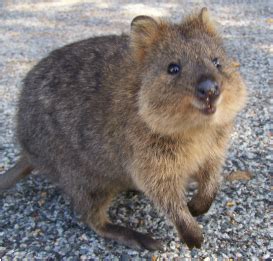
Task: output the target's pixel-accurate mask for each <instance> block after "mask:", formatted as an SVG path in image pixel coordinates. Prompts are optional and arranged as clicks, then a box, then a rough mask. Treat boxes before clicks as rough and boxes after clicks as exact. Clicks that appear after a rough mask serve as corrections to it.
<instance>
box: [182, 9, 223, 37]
mask: <svg viewBox="0 0 273 261" xmlns="http://www.w3.org/2000/svg"><path fill="white" fill-rule="evenodd" d="M181 28H182V31H183V32H184V33H185V34H188V35H189V34H190V35H191V34H194V33H196V32H198V31H199V32H204V33H206V34H208V35H209V36H212V37H218V36H219V35H218V32H217V29H216V25H215V22H214V21H213V20H212V19H211V16H210V14H209V11H208V9H207V8H206V7H203V8H202V9H201V10H200V11H199V12H197V13H195V14H193V15H190V16H188V17H187V18H186V19H185V20H183V21H182V23H181Z"/></svg>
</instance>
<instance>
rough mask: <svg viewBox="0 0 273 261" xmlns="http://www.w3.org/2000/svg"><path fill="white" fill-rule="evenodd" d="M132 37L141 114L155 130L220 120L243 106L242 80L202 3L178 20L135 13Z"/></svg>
mask: <svg viewBox="0 0 273 261" xmlns="http://www.w3.org/2000/svg"><path fill="white" fill-rule="evenodd" d="M130 38H131V39H130V41H131V42H130V43H131V56H132V59H133V62H134V63H135V65H136V67H137V68H138V72H139V73H140V75H139V77H140V81H141V88H140V91H139V94H138V103H139V104H138V105H139V114H140V115H141V117H142V118H143V120H144V121H145V122H146V123H147V124H148V126H149V127H150V128H151V129H152V130H153V131H155V132H158V133H161V134H174V133H179V132H183V131H184V130H190V129H192V128H198V127H200V126H209V125H210V124H218V125H224V124H226V123H228V122H230V121H232V120H233V118H234V117H235V115H236V113H237V112H238V111H239V110H240V109H241V108H242V106H243V104H244V100H245V95H246V94H245V93H246V91H245V86H244V83H243V81H242V79H241V77H240V74H239V73H238V72H237V71H236V69H237V68H236V67H237V66H236V64H235V63H234V62H233V61H232V60H231V59H229V58H228V57H227V54H226V52H225V50H224V47H223V43H222V39H221V37H220V36H219V34H218V33H217V31H216V29H215V26H214V24H213V23H212V21H211V20H210V18H209V15H208V11H207V9H206V8H203V9H202V10H201V11H200V12H199V13H197V14H194V15H191V16H189V17H187V18H186V19H185V20H184V21H182V22H181V23H180V24H172V23H170V22H167V21H164V20H156V19H153V18H151V17H148V16H138V17H136V18H135V19H134V20H133V21H132V23H131V36H130Z"/></svg>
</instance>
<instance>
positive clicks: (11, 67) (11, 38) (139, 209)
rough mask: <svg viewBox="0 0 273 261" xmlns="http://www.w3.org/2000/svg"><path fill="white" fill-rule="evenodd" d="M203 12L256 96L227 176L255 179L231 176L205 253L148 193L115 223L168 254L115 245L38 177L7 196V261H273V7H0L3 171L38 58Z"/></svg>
mask: <svg viewBox="0 0 273 261" xmlns="http://www.w3.org/2000/svg"><path fill="white" fill-rule="evenodd" d="M202 6H207V7H208V8H209V9H210V11H211V13H212V15H213V16H214V17H215V19H216V20H217V21H218V22H219V25H220V28H221V29H222V31H223V35H224V37H225V39H226V40H227V47H228V50H229V51H230V53H231V54H232V55H233V56H234V57H237V58H238V59H239V61H240V63H241V72H242V74H243V75H244V77H245V79H246V83H247V86H248V90H249V99H248V104H247V106H246V108H245V109H244V111H243V112H242V113H241V114H240V115H239V117H238V118H237V124H236V128H235V132H234V133H233V136H232V142H231V146H230V150H229V153H228V158H227V160H226V164H225V167H224V173H223V176H224V177H225V176H227V175H228V174H229V173H230V172H231V171H236V170H249V171H250V172H252V178H251V179H250V180H248V181H238V180H235V181H232V182H230V181H227V180H225V179H224V181H223V186H222V189H221V191H220V193H219V195H218V197H217V199H216V201H215V203H214V205H213V207H212V208H211V209H210V211H209V213H207V214H206V215H204V216H202V217H200V218H198V220H199V222H200V224H201V225H202V226H203V228H204V233H205V243H204V245H203V247H202V249H201V250H196V249H194V250H192V251H189V250H188V248H187V247H186V246H185V245H183V244H181V243H180V242H179V240H178V237H177V234H176V232H175V230H174V228H173V227H172V225H171V224H169V223H168V221H166V220H165V218H164V217H163V215H161V214H159V213H158V212H157V211H156V210H155V209H154V207H153V206H152V205H151V204H150V202H149V201H148V200H147V199H146V198H145V197H144V196H142V195H136V194H133V193H127V194H123V195H121V196H120V197H119V198H118V200H117V201H116V202H115V203H114V205H113V207H112V208H111V210H110V216H111V217H112V218H113V220H114V222H116V223H120V224H126V225H128V226H130V227H132V228H135V229H137V230H139V231H142V232H152V233H154V235H155V236H156V237H158V238H162V239H163V241H164V242H165V252H164V253H159V252H154V253H151V252H148V251H143V252H137V251H134V250H131V249H128V248H126V247H123V246H120V245H117V244H115V243H113V242H111V241H106V240H104V239H102V238H101V237H98V236H97V235H96V234H95V233H93V232H92V231H91V230H90V229H88V228H87V227H86V226H85V225H84V224H82V223H80V222H79V219H78V218H77V217H76V216H75V214H74V213H73V212H72V210H71V206H70V204H69V202H68V201H67V200H66V199H65V198H64V197H63V196H62V195H61V194H60V193H59V192H58V191H57V189H56V188H55V187H54V186H53V185H52V184H50V183H49V182H48V181H47V180H45V179H44V178H43V177H42V176H38V175H32V176H31V177H29V178H27V179H26V180H24V181H22V182H20V183H18V184H17V186H16V187H14V188H13V189H11V190H10V191H8V192H6V193H4V194H3V195H0V210H1V212H0V258H1V259H2V260H12V259H15V258H17V259H19V260H21V259H23V258H25V259H27V260H32V259H34V258H35V259H43V260H44V259H48V260H49V259H53V260H55V259H56V260H59V259H62V260H79V259H82V260H86V259H97V258H99V257H100V258H106V259H108V260H110V259H113V258H116V259H117V258H121V259H122V260H128V259H131V258H152V260H155V257H158V258H161V259H162V258H174V257H187V258H194V257H195V258H208V257H214V258H216V257H221V258H228V257H232V258H236V257H237V258H239V257H242V258H243V259H250V258H253V259H254V260H256V259H258V258H264V259H268V260H271V259H270V257H271V258H272V257H273V253H272V252H273V246H272V240H271V239H272V233H271V235H270V225H269V223H270V217H272V214H271V213H270V210H269V207H270V203H271V197H270V196H271V195H270V193H271V191H272V187H270V172H271V173H272V166H273V164H272V155H273V154H272V151H271V153H270V149H269V147H270V146H269V145H270V139H271V141H272V133H273V132H272V118H270V109H271V115H272V101H273V100H272V85H273V70H272V68H273V57H272V54H273V44H272V43H273V3H272V1H266V0H264V1H262V0H260V1H257V0H256V1H255V0H245V1H243V0H233V1H228V0H223V1H217V0H212V1H197V0H195V1H194V0H193V1H182V0H180V1H174V0H173V1H156V0H152V1H99V0H97V1H96V0H93V1H77V0H62V1H61V0H60V1H57V0H56V1H54V0H44V1H39V0H13V1H9V0H4V1H0V172H1V173H3V172H4V171H5V170H7V169H8V168H9V167H10V166H12V165H13V164H14V163H15V161H16V159H17V158H18V155H19V148H18V146H17V145H16V142H15V140H14V127H15V126H14V115H15V112H16V102H17V98H18V93H19V91H20V88H21V80H22V78H23V77H24V75H25V74H26V73H27V71H28V70H29V69H30V68H31V67H32V66H33V65H34V64H35V63H36V62H37V61H38V60H39V59H41V58H42V57H44V56H46V54H47V53H48V52H49V51H51V50H52V49H55V48H57V47H60V46H62V45H64V44H67V43H70V42H73V41H76V40H80V39H83V38H88V37H90V36H94V35H101V34H108V33H115V34H120V33H121V32H128V31H129V24H130V21H131V19H132V18H133V17H134V16H136V15H139V14H149V15H154V16H169V17H172V19H173V20H175V21H179V19H181V16H182V15H183V14H184V13H185V11H188V10H191V9H192V8H195V7H202ZM270 104H271V108H270ZM271 148H272V147H271ZM271 232H272V227H271ZM270 241H271V242H270ZM206 260H208V259H206Z"/></svg>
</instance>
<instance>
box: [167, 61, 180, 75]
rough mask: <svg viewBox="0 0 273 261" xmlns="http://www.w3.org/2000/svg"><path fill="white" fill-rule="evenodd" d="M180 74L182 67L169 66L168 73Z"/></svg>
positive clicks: (176, 65)
mask: <svg viewBox="0 0 273 261" xmlns="http://www.w3.org/2000/svg"><path fill="white" fill-rule="evenodd" d="M179 72H180V65H178V64H175V63H170V64H169V66H168V73H169V74H177V73H179Z"/></svg>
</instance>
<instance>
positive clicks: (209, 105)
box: [201, 98, 216, 115]
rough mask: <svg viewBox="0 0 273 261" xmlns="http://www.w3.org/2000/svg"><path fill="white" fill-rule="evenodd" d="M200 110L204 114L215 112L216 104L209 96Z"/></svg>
mask: <svg viewBox="0 0 273 261" xmlns="http://www.w3.org/2000/svg"><path fill="white" fill-rule="evenodd" d="M201 111H202V112H203V113H204V114H207V115H210V114H213V113H215V112H216V106H215V104H214V103H213V102H212V101H211V100H210V99H209V98H207V99H206V100H205V102H204V104H203V108H202V109H201Z"/></svg>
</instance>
